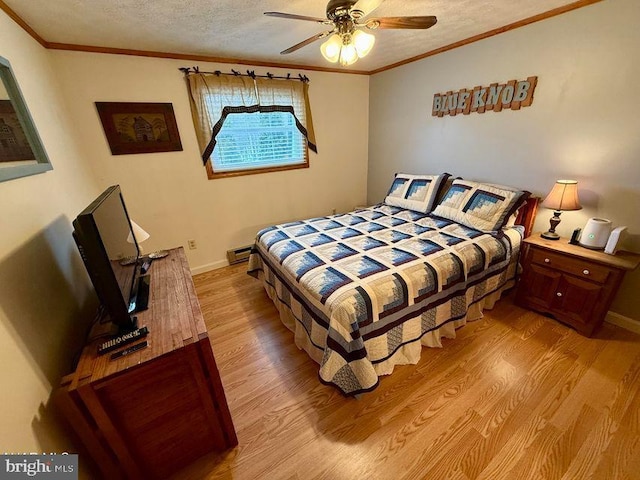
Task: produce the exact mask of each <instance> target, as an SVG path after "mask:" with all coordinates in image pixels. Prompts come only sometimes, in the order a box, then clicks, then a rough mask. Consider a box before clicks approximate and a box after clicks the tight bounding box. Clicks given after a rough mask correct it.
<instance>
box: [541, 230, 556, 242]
mask: <svg viewBox="0 0 640 480" xmlns="http://www.w3.org/2000/svg"><path fill="white" fill-rule="evenodd" d="M540 236H541V237H542V238H546V239H547V240H560V235H558V234H557V233H556V232H544V233H541V234H540Z"/></svg>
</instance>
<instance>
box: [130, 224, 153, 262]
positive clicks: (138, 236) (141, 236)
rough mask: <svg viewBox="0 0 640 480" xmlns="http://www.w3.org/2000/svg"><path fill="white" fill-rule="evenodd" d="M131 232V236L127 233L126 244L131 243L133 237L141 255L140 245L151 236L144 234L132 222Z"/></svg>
mask: <svg viewBox="0 0 640 480" xmlns="http://www.w3.org/2000/svg"><path fill="white" fill-rule="evenodd" d="M131 230H132V231H133V236H132V234H131V232H129V236H128V237H127V242H129V243H133V238H134V237H135V239H136V243H137V244H138V249H139V250H140V254H142V246H141V245H140V244H141V243H142V242H144V241H145V240H147V239H148V238H149V237H150V236H151V235H149V234H148V233H147V232H145V231H144V230H143V229H142V227H141V226H140V225H138V224H137V223H136V222H134V221H133V220H131Z"/></svg>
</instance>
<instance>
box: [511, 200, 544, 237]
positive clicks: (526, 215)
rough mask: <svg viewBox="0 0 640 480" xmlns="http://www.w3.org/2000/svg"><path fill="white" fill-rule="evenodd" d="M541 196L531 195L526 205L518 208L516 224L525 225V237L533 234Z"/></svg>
mask: <svg viewBox="0 0 640 480" xmlns="http://www.w3.org/2000/svg"><path fill="white" fill-rule="evenodd" d="M539 201H540V197H529V198H527V201H526V202H525V204H524V206H522V207H520V209H519V210H518V215H517V217H516V225H522V226H523V227H524V238H527V237H528V236H529V235H531V230H533V222H534V221H535V219H536V212H537V211H538V202H539Z"/></svg>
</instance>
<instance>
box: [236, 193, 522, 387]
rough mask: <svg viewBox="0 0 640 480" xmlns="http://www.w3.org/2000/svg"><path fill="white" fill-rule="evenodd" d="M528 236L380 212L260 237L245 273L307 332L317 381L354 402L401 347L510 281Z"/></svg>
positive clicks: (279, 228) (276, 229) (273, 230)
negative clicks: (523, 238)
mask: <svg viewBox="0 0 640 480" xmlns="http://www.w3.org/2000/svg"><path fill="white" fill-rule="evenodd" d="M521 232H522V231H521V229H519V228H518V227H516V228H511V229H506V230H504V231H500V232H498V233H493V234H487V233H483V232H481V231H478V230H474V229H471V228H468V227H466V226H462V225H460V224H458V223H454V222H452V221H450V220H446V219H443V218H440V217H436V216H430V215H426V214H422V213H418V212H415V211H411V210H406V209H402V208H398V207H392V206H389V205H385V204H380V205H376V206H373V207H369V208H367V209H362V210H356V211H354V212H351V213H347V214H344V215H333V216H329V217H320V218H313V219H309V220H304V221H297V222H291V223H285V224H282V225H275V226H272V227H268V228H265V229H263V230H261V231H260V232H259V233H258V235H257V238H256V243H255V246H254V248H253V250H252V253H251V257H250V259H249V269H248V273H249V274H251V275H254V276H256V277H259V278H261V279H262V280H263V282H264V283H265V288H267V287H269V288H267V291H270V296H272V298H273V296H274V295H275V296H277V298H274V302H276V305H278V308H279V309H281V316H282V308H285V309H287V310H288V312H287V315H289V316H290V317H291V316H292V317H293V318H295V322H296V323H297V325H296V326H295V329H296V330H300V329H301V328H302V329H304V332H305V333H306V336H307V338H306V339H304V342H303V343H305V344H306V345H305V349H306V350H307V352H308V353H309V354H310V355H311V356H312V358H314V359H315V360H316V361H318V362H319V363H320V371H319V376H320V379H321V380H322V381H323V382H325V383H329V384H333V385H335V386H337V387H338V388H339V389H340V390H342V391H343V392H344V393H345V394H356V393H361V392H363V391H368V390H371V389H373V388H375V387H376V386H377V384H378V376H379V373H378V371H377V369H376V366H377V365H378V366H379V365H380V364H382V363H383V362H385V361H386V360H388V359H389V358H390V357H392V356H393V355H395V354H396V353H397V352H398V351H399V349H400V348H401V347H402V346H403V345H405V344H408V343H411V342H416V341H420V339H421V337H422V336H424V335H425V334H426V333H427V332H430V331H432V330H434V329H438V328H440V327H441V326H442V325H443V324H445V323H447V322H451V321H454V320H456V319H460V318H463V317H465V315H466V312H467V310H468V308H469V307H470V305H471V304H473V303H475V302H478V301H480V300H481V299H482V298H483V297H484V296H486V295H489V294H491V293H493V292H496V291H498V290H499V289H500V288H501V287H503V286H504V285H505V284H506V283H507V282H508V281H509V280H512V279H513V276H514V275H515V270H516V268H515V265H516V262H517V256H518V253H519V249H520V241H521V235H522V233H521ZM471 288H472V290H470V289H471ZM470 291H471V293H469V292H470ZM443 305H446V314H444V315H443V314H442V310H443V309H442V308H440V309H439V310H438V308H439V307H442V306H443ZM288 326H289V328H292V327H291V326H290V325H288ZM298 334H299V332H297V333H296V343H298V338H297V337H298ZM299 346H300V345H299ZM310 349H311V351H310ZM314 350H315V351H314ZM396 363H399V362H396ZM405 363H407V362H405ZM378 370H379V369H378Z"/></svg>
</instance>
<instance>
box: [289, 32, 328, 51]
mask: <svg viewBox="0 0 640 480" xmlns="http://www.w3.org/2000/svg"><path fill="white" fill-rule="evenodd" d="M331 33H333V30H331V31H329V32H322V33H319V34H317V35H314V36H313V37H309V38H307V39H306V40H303V41H302V42H300V43H296V44H295V45H294V46H293V47H289V48H287V49H286V50H283V51H281V52H280V55H286V54H288V53H292V52H295V51H296V50H298V49H300V48H302V47H306V46H307V45H309V44H310V43H313V42H315V41H316V40H320V39H321V38H324V37H327V36H329V35H330V34H331Z"/></svg>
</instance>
